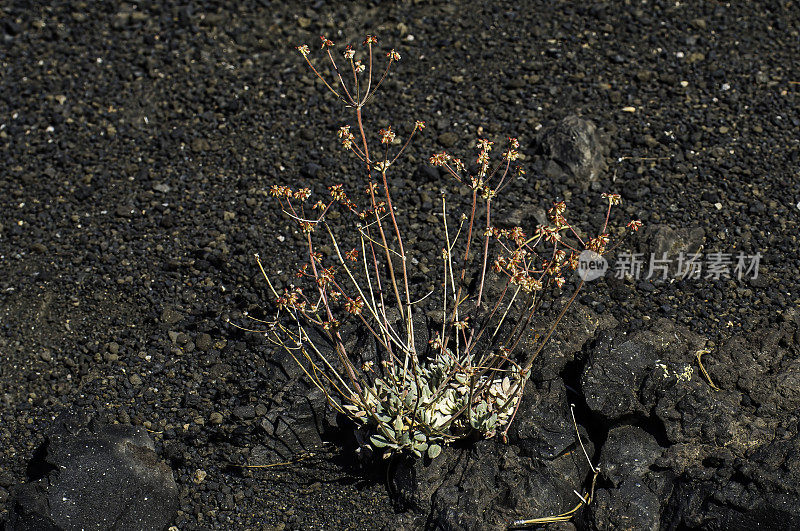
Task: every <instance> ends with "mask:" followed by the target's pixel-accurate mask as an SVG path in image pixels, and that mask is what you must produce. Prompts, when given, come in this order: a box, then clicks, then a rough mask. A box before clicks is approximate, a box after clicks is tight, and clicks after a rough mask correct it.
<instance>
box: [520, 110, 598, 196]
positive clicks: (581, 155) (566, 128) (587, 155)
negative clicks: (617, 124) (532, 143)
mask: <svg viewBox="0 0 800 531" xmlns="http://www.w3.org/2000/svg"><path fill="white" fill-rule="evenodd" d="M536 143H537V146H538V150H537V151H538V152H539V153H540V154H542V155H544V157H545V158H547V159H548V160H549V161H552V162H554V163H555V164H557V165H558V166H560V167H561V169H562V170H564V171H565V172H567V173H568V174H570V175H572V176H573V177H574V178H576V179H577V180H578V182H580V183H585V182H591V181H596V180H598V179H599V177H600V173H601V172H602V171H603V170H604V169H605V167H606V164H605V159H604V156H605V153H606V152H607V151H608V146H607V142H606V141H605V139H603V138H602V136H601V135H600V131H599V130H598V129H597V126H595V124H594V123H593V122H591V121H590V120H586V119H584V118H581V117H579V116H575V115H571V116H567V117H566V118H564V119H563V120H561V121H560V122H558V123H557V124H555V125H553V126H550V127H546V128H545V129H543V130H542V132H541V133H539V135H538V137H537V142H536Z"/></svg>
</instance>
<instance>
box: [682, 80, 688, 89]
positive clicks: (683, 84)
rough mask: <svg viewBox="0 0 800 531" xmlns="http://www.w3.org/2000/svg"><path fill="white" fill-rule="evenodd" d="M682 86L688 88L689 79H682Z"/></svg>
mask: <svg viewBox="0 0 800 531" xmlns="http://www.w3.org/2000/svg"><path fill="white" fill-rule="evenodd" d="M681 86H682V87H683V88H686V87H688V86H689V82H688V81H681Z"/></svg>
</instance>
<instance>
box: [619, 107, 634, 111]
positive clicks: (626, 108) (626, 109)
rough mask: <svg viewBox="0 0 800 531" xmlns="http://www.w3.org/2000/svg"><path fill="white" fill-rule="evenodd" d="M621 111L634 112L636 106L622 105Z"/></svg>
mask: <svg viewBox="0 0 800 531" xmlns="http://www.w3.org/2000/svg"><path fill="white" fill-rule="evenodd" d="M622 112H636V107H623V108H622Z"/></svg>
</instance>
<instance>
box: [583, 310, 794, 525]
mask: <svg viewBox="0 0 800 531" xmlns="http://www.w3.org/2000/svg"><path fill="white" fill-rule="evenodd" d="M797 321H798V320H797V318H796V317H794V315H793V314H787V316H785V321H784V322H782V323H780V324H778V325H774V326H771V327H769V328H767V329H764V330H758V331H756V332H752V333H748V334H747V335H742V336H734V337H732V338H731V339H729V340H727V341H725V342H724V343H723V344H722V346H720V347H719V349H717V350H715V351H712V352H710V353H708V354H707V355H706V356H704V357H703V361H704V364H705V365H706V366H707V367H708V371H709V374H710V376H711V379H712V381H713V382H714V383H715V384H716V385H717V386H719V390H714V389H713V388H712V387H711V385H710V384H709V382H708V381H707V380H706V379H705V378H704V377H703V376H702V374H701V373H700V371H699V370H698V369H697V364H696V351H697V349H699V348H701V347H702V344H703V343H704V341H703V340H702V339H701V338H699V337H698V336H696V335H694V334H691V333H689V332H688V331H687V330H685V329H683V328H682V327H679V326H677V325H675V324H674V323H672V322H670V321H668V320H665V319H661V320H658V321H656V322H655V323H653V324H651V325H650V327H649V328H647V329H645V330H642V331H640V332H636V333H634V334H630V335H629V336H626V335H625V334H621V333H617V334H606V335H605V336H603V337H602V338H601V339H600V340H599V341H598V343H597V345H595V349H594V351H593V353H592V356H591V357H590V360H589V362H588V363H587V366H586V369H585V371H584V373H583V378H582V385H583V390H584V392H585V396H586V400H587V404H588V406H589V407H590V408H591V409H592V410H593V411H594V412H595V413H597V414H599V415H600V418H602V419H603V420H604V421H605V422H609V421H610V422H616V423H621V424H622V425H623V426H624V424H625V423H630V422H633V423H636V424H639V425H643V426H648V431H649V432H650V433H651V435H652V436H653V437H654V438H655V439H657V440H658V442H659V446H660V448H659V447H657V446H656V444H655V441H654V440H652V439H653V437H650V436H648V435H647V434H645V433H643V432H642V433H639V431H630V430H638V428H633V427H631V426H628V427H626V428H624V429H625V430H627V431H619V430H622V429H623V427H620V428H615V429H612V430H611V431H610V432H609V434H608V440H607V442H606V445H605V446H604V448H603V449H602V454H603V461H602V462H601V469H602V470H603V474H604V477H605V478H606V479H607V480H608V482H609V484H610V485H609V486H606V485H604V486H603V487H602V488H600V489H599V490H598V493H597V496H596V504H594V505H593V507H592V509H591V510H592V516H591V517H592V519H593V522H594V523H593V525H594V526H595V527H596V528H605V529H609V528H620V527H622V528H626V529H634V528H635V529H658V528H661V529H665V528H667V529H674V528H676V527H684V528H686V527H689V528H703V529H745V528H748V529H749V528H763V529H797V528H798V522H800V465H798V464H797V455H800V434H798V413H797V406H798V402H797V393H796V390H797V386H796V385H795V384H794V382H795V381H796V376H797V359H799V358H800V347H799V346H798V343H797V341H796V335H797V332H798V330H799V329H800V324H799V323H798V322H797ZM659 454H660V455H659ZM634 456H636V457H635V458H636V459H638V460H639V462H638V463H636V462H634V461H632V459H634ZM665 474H666V475H665ZM637 476H640V477H637ZM670 485H671V487H669V486H670ZM656 500H661V503H660V504H659V503H656ZM665 501H666V505H664V502H665ZM648 514H650V515H651V516H647V515H648ZM656 514H659V515H660V516H659V517H658V519H656V518H655V515H656ZM743 526H744V527H743Z"/></svg>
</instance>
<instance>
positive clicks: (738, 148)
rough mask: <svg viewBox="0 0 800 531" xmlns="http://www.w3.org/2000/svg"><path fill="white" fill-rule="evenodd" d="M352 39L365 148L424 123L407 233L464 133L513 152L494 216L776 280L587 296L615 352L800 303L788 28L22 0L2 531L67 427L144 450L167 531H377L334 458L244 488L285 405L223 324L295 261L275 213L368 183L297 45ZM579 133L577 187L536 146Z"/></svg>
mask: <svg viewBox="0 0 800 531" xmlns="http://www.w3.org/2000/svg"><path fill="white" fill-rule="evenodd" d="M367 33H376V34H378V35H379V38H380V45H381V46H386V48H389V47H394V48H395V49H397V50H398V52H399V53H400V54H401V55H402V60H401V61H400V63H399V65H398V66H397V68H396V70H395V71H394V73H393V74H392V76H391V77H390V79H389V81H387V83H385V85H384V87H383V88H382V91H383V93H382V95H383V98H378V99H377V100H376V102H375V104H374V105H372V106H371V107H369V108H368V109H367V111H366V112H367V114H368V117H372V118H374V119H375V122H373V124H374V126H375V128H376V129H377V128H378V127H382V126H385V125H388V124H395V125H396V127H397V128H399V129H400V130H401V131H403V130H404V129H403V126H402V124H410V123H413V121H414V120H417V119H420V120H425V121H426V122H427V123H428V125H429V128H428V129H426V131H425V133H426V134H425V135H424V136H423V137H422V138H421V139H420V140H419V141H418V142H417V143H416V144H415V147H413V148H412V150H411V151H410V152H409V156H408V157H407V158H406V159H405V162H404V163H403V165H401V166H399V167H398V168H397V169H396V170H395V173H394V175H395V179H396V181H395V183H394V185H395V187H396V190H397V192H396V193H397V195H398V196H400V197H403V198H404V199H405V201H406V202H405V206H406V208H408V209H410V210H411V214H410V215H409V217H408V218H406V221H404V223H406V224H407V226H408V227H409V230H412V231H413V230H419V228H420V226H421V225H420V224H421V223H424V222H425V221H426V220H427V219H428V211H429V210H430V209H431V208H432V207H435V206H436V203H435V199H436V198H437V197H438V191H439V189H440V187H441V186H442V183H441V182H440V180H439V178H438V176H437V174H436V172H433V171H430V170H428V169H426V168H425V161H426V159H427V157H428V156H429V155H430V154H431V153H433V152H434V151H439V150H441V149H443V148H445V147H446V148H447V149H448V150H450V151H451V152H453V153H455V154H460V155H462V156H464V157H465V158H468V157H471V156H472V152H473V151H472V147H473V144H474V140H475V138H476V137H477V136H478V135H479V134H482V135H488V136H489V137H491V138H493V139H497V140H498V141H499V140H502V139H503V137H505V136H517V137H519V139H520V143H521V144H522V146H523V152H524V153H525V154H526V169H527V180H526V181H524V182H523V181H520V182H518V183H516V184H515V187H514V189H513V190H512V191H510V192H509V193H508V195H507V196H505V197H504V198H502V200H501V201H500V202H499V204H498V210H497V212H499V213H500V214H496V215H497V216H498V217H502V216H503V214H502V213H503V212H506V213H508V214H507V215H508V216H512V215H516V216H521V217H522V219H528V218H526V216H528V213H529V211H531V210H534V209H537V208H547V207H548V206H549V204H550V202H551V201H552V200H555V199H561V198H564V199H567V200H568V202H569V205H570V209H571V212H572V221H573V222H577V223H579V224H580V223H582V222H583V223H586V222H589V221H593V222H596V221H597V218H598V216H600V217H602V214H603V207H602V205H601V204H600V203H599V202H598V199H599V197H598V196H599V193H600V192H601V191H612V192H618V193H621V194H622V195H623V198H624V204H623V206H622V208H621V209H620V210H621V213H620V219H625V220H627V219H630V218H639V219H641V220H642V221H643V222H644V223H645V225H646V226H647V227H650V228H651V229H650V231H651V232H649V233H648V232H647V231H645V233H644V234H643V235H642V236H641V237H640V238H639V239H638V240H633V241H632V242H631V245H633V246H638V247H635V248H636V249H638V250H640V251H641V252H646V253H649V252H650V251H651V250H652V249H651V244H652V243H653V242H658V241H659V238H662V239H663V235H662V236H658V235H657V232H658V231H657V229H653V227H655V228H658V227H660V226H662V225H663V226H667V227H670V228H672V229H674V230H677V231H681V230H685V231H694V233H693V234H695V236H697V235H698V234H699V238H700V241H701V243H702V249H703V251H704V252H714V251H719V252H725V253H738V252H740V251H743V252H745V253H747V254H748V255H751V254H755V253H756V252H760V253H761V254H762V255H763V258H762V262H761V267H760V270H759V277H758V279H755V280H753V279H749V278H745V279H742V280H737V279H735V278H734V279H729V280H722V281H713V280H706V279H699V280H674V281H666V282H660V281H658V282H650V281H632V280H630V279H628V280H617V279H613V278H609V279H605V280H602V281H598V283H597V284H594V285H592V286H591V289H590V290H587V291H586V292H584V293H585V295H583V297H582V298H581V300H580V302H581V303H582V304H583V305H586V306H588V307H590V308H592V309H593V310H594V311H595V312H597V313H599V314H603V313H610V314H611V315H613V316H614V317H615V318H616V320H617V321H618V322H619V325H618V329H619V330H620V331H628V330H630V331H635V330H638V329H639V328H641V327H642V326H643V324H646V323H647V322H648V321H652V320H655V319H657V318H660V317H666V318H669V319H671V320H673V321H675V322H676V323H678V324H680V325H684V326H686V327H688V328H689V329H691V330H692V331H693V332H695V333H696V334H698V335H700V336H702V337H705V338H707V339H709V340H710V341H711V342H712V343H711V344H712V345H713V344H719V343H720V342H723V341H725V340H726V338H729V337H731V336H732V335H735V334H745V335H747V334H749V333H750V332H751V331H754V330H756V329H758V328H760V327H763V326H765V325H767V324H769V323H772V322H776V321H778V320H779V317H780V316H781V315H782V314H783V315H784V317H785V315H786V314H787V312H789V311H790V310H791V309H794V308H796V307H797V305H798V304H799V303H800V280H798V279H800V258H798V218H799V217H800V140H799V139H800V135H798V132H799V131H800V112H799V111H800V100H799V99H798V98H800V53H798V49H800V4H798V3H797V2H796V1H773V2H717V1H702V2H701V1H692V0H690V1H686V2H676V1H670V2H665V1H652V0H650V1H642V2H639V1H625V2H602V3H594V2H572V1H560V2H552V1H536V2H533V1H531V2H504V1H499V2H459V3H433V2H416V1H415V2H409V1H406V2H397V3H375V4H368V5H353V4H349V3H337V2H332V3H327V2H323V1H320V2H316V3H314V4H313V6H311V7H302V6H300V5H296V4H294V3H291V2H269V1H252V2H212V1H207V2H202V1H200V2H192V3H191V4H189V5H186V4H183V3H180V4H171V3H167V2H154V1H148V0H141V1H136V0H131V1H130V2H116V1H109V2H86V1H73V2H48V3H38V2H30V1H22V0H8V1H6V2H3V3H2V4H0V39H2V42H0V63H1V64H2V76H0V155H2V158H1V159H0V160H1V161H2V164H1V165H0V361H1V362H2V364H1V365H0V521H1V520H2V519H3V518H5V517H6V516H7V515H8V509H9V508H8V507H7V505H8V504H7V500H8V497H9V489H10V488H11V487H12V485H14V484H17V483H20V482H24V481H26V478H27V476H26V465H27V463H28V461H29V459H30V458H31V457H32V456H33V453H34V451H35V449H36V448H37V447H38V446H39V445H41V444H42V442H43V440H44V436H45V434H46V433H47V430H48V426H49V425H50V423H51V422H52V420H53V418H54V417H55V416H56V415H58V414H59V413H60V412H62V411H64V410H66V409H69V408H78V409H81V410H84V411H88V412H91V413H94V414H97V415H98V416H99V417H100V418H102V419H104V420H106V421H111V422H113V421H118V422H120V423H130V424H134V425H140V426H144V427H145V428H147V429H148V430H149V431H150V435H151V437H152V438H153V440H154V441H155V444H156V449H157V451H158V453H159V454H160V455H161V456H162V457H163V458H164V459H165V460H166V461H167V463H168V464H169V465H170V466H171V467H172V468H173V470H174V475H175V479H176V482H177V483H178V487H179V489H180V496H181V498H180V511H179V514H178V517H177V521H176V522H175V525H176V526H177V527H178V528H179V529H181V530H183V529H201V528H202V529H208V528H212V529H283V528H289V529H311V528H326V529H367V528H378V529H379V528H387V529H392V528H393V522H394V519H395V518H396V507H395V504H394V503H393V500H392V497H391V495H390V492H389V490H387V486H386V482H385V481H384V479H383V477H382V474H383V472H382V471H379V472H375V471H369V470H367V471H363V470H359V469H358V468H357V467H356V466H355V465H354V463H353V460H352V458H350V457H348V456H347V455H342V453H341V452H340V451H338V448H339V445H338V444H335V441H334V443H328V444H325V445H323V446H322V447H320V448H318V449H316V450H315V452H314V455H313V456H311V457H307V458H305V459H303V460H301V461H299V462H295V463H292V464H289V465H285V466H279V467H274V468H266V469H243V468H241V467H240V465H242V464H247V463H250V464H253V463H254V461H257V459H255V456H254V449H255V448H258V447H259V446H260V445H263V444H264V440H263V438H264V434H263V430H261V428H260V424H259V418H260V417H262V416H263V415H264V413H265V412H267V411H269V410H270V409H272V408H274V407H277V406H280V405H281V403H280V398H279V396H280V394H279V391H280V390H281V389H282V387H281V386H282V385H283V384H284V380H280V379H276V376H275V374H276V371H275V370H274V366H273V365H271V364H270V362H269V360H270V358H271V356H272V355H273V353H272V350H271V349H270V348H269V346H268V345H266V344H265V342H264V341H263V340H262V338H260V337H258V336H255V335H247V334H242V333H240V332H238V331H237V330H235V329H233V328H232V327H230V326H229V325H227V324H226V319H227V318H228V317H232V318H237V317H239V316H241V314H242V312H243V311H247V310H250V311H252V310H253V309H254V308H256V307H258V306H261V305H263V303H264V301H265V300H266V290H265V286H264V284H263V281H262V280H261V277H260V275H259V274H257V273H258V271H257V268H256V266H255V263H254V260H253V254H254V253H260V255H261V256H262V257H269V261H270V263H272V264H274V266H273V269H276V270H280V269H283V270H287V269H288V268H290V267H291V266H292V265H293V264H294V263H295V262H296V261H297V255H296V250H295V249H296V248H295V247H294V246H293V244H294V243H296V242H297V241H298V240H297V239H296V238H295V236H294V235H293V234H292V231H291V230H289V227H290V225H289V222H288V221H287V220H286V219H285V218H284V217H283V216H282V215H281V213H280V211H279V209H278V208H277V207H276V203H274V202H273V201H272V200H271V199H270V198H269V197H267V194H266V193H265V191H266V190H267V189H268V187H269V186H270V185H272V184H274V183H287V184H288V183H309V184H311V185H312V186H313V185H314V184H316V183H321V182H324V183H328V182H331V181H332V180H335V181H341V182H345V183H346V184H351V185H353V186H355V185H356V184H357V180H356V179H357V175H356V174H355V173H353V172H348V167H347V166H344V167H343V166H342V164H343V162H342V160H343V159H342V158H341V157H340V153H339V151H340V150H339V149H338V147H337V143H336V139H335V136H334V133H335V131H336V129H337V128H338V127H339V126H340V125H341V124H342V123H343V115H342V113H340V110H341V109H340V108H339V107H337V106H336V105H335V103H334V102H333V101H332V99H331V98H329V97H328V96H327V95H326V93H325V90H324V87H321V86H320V85H319V84H318V83H315V82H314V81H313V79H312V77H311V76H310V75H309V72H308V71H307V69H306V68H305V66H304V63H303V61H302V59H301V58H300V56H299V55H298V54H297V53H296V52H295V50H294V46H296V45H297V44H301V43H308V44H309V45H311V46H312V50H314V52H316V48H317V47H318V44H317V43H318V41H319V35H327V36H328V37H330V38H331V39H332V40H334V41H336V42H337V43H341V44H345V43H348V42H351V43H354V44H355V43H360V42H361V40H363V36H364V35H365V34H367ZM571 114H579V115H582V116H583V117H585V118H587V119H590V120H592V121H593V122H594V123H595V124H596V125H597V126H598V127H599V129H600V131H601V135H602V137H603V138H604V139H606V142H607V149H608V153H607V156H606V163H607V164H606V165H607V168H606V170H605V171H604V172H603V173H602V175H601V176H600V178H599V181H598V182H597V183H594V184H591V185H590V184H589V183H583V182H578V181H577V180H576V179H574V178H571V177H569V176H567V175H565V174H564V173H563V172H558V171H555V172H554V171H551V170H552V168H550V169H548V167H547V166H546V165H545V164H544V162H543V161H542V160H541V158H539V157H537V156H536V154H535V152H534V144H535V138H536V135H537V132H538V131H539V129H540V128H541V127H542V126H547V125H548V124H551V123H554V122H556V121H558V120H560V119H562V118H564V117H565V116H567V115H571ZM317 186H319V185H318V184H317ZM520 212H521V214H520ZM698 231H699V232H698ZM648 234H650V236H648ZM279 236H280V237H279ZM424 240H425V238H424V237H421V238H420V241H422V242H423V243H422V244H421V245H420V249H423V250H424V248H425V244H424ZM429 247H431V248H438V244H437V245H436V246H434V245H430V246H429ZM435 255H436V252H435V251H434V252H433V256H432V257H431V260H432V261H433V260H435ZM419 260H420V263H421V264H422V266H423V269H424V266H426V265H427V264H428V262H427V258H426V255H424V254H421V255H420V256H419ZM431 267H433V266H431ZM279 276H280V275H279ZM282 280H283V281H284V282H285V281H287V280H288V277H287V276H285V275H284V278H283V279H282ZM417 280H418V281H419V283H420V285H427V284H428V283H432V282H434V279H433V278H427V277H426V276H425V275H424V274H421V276H420V277H419V278H418V279H417ZM795 337H797V335H796V336H795ZM276 394H277V396H278V398H277V399H276V398H275V397H276ZM794 429H795V431H796V430H797V427H796V426H795V428H794ZM303 456H304V455H300V454H297V455H295V456H294V457H295V458H297V457H303ZM288 457H290V458H291V457H292V456H288ZM197 470H202V471H204V472H205V473H206V475H205V479H204V480H203V481H199V477H198V475H197V472H196V471H197Z"/></svg>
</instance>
